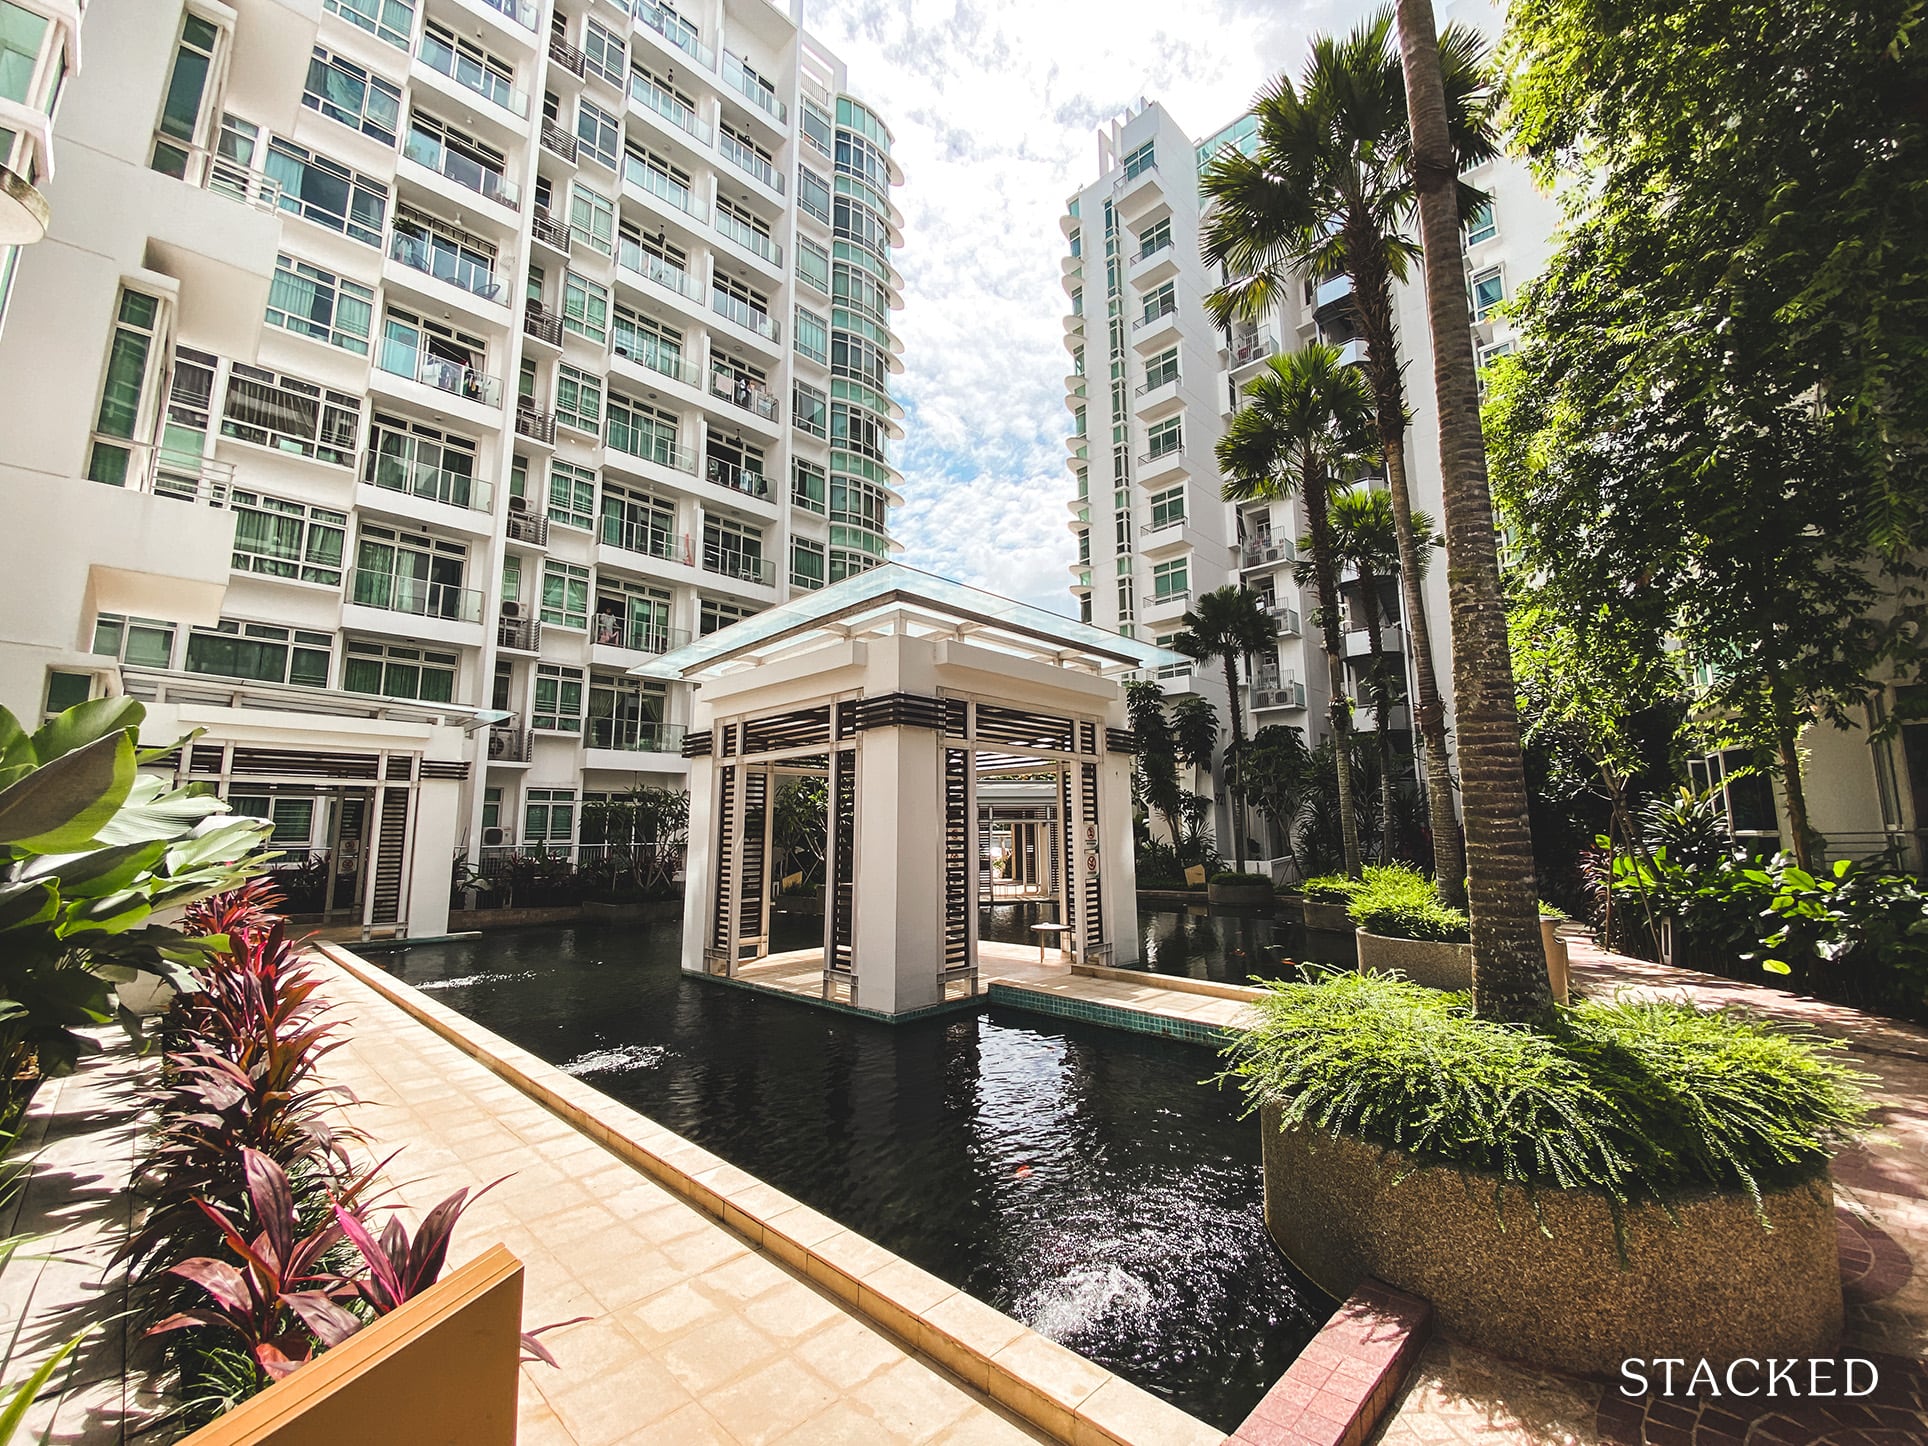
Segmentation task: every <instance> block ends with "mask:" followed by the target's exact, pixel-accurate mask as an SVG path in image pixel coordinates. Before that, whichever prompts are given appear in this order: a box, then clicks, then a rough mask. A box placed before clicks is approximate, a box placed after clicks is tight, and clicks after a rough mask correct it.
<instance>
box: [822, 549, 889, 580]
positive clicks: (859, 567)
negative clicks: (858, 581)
mask: <svg viewBox="0 0 1928 1446" xmlns="http://www.w3.org/2000/svg"><path fill="white" fill-rule="evenodd" d="M882 561H883V559H882V558H881V557H875V556H872V555H871V554H869V553H865V552H854V551H852V550H851V549H850V548H847V547H832V548H831V549H830V580H831V581H832V582H842V581H843V580H844V579H845V578H847V577H856V576H857V575H858V574H859V573H864V572H869V571H870V570H871V569H872V568H873V567H876V566H877V565H878V564H879V563H880V562H882Z"/></svg>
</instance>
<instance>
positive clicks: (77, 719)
mask: <svg viewBox="0 0 1928 1446" xmlns="http://www.w3.org/2000/svg"><path fill="white" fill-rule="evenodd" d="M146 716H147V710H146V709H145V708H143V707H142V706H141V705H140V704H139V703H138V702H136V701H135V700H134V699H132V698H128V697H119V698H94V699H91V700H89V701H88V702H85V703H76V704H75V705H74V706H73V707H71V708H69V709H68V710H67V711H66V712H64V713H61V714H59V715H57V716H56V717H53V718H50V719H48V720H47V721H46V723H44V724H42V725H41V728H40V731H39V732H38V733H35V734H34V736H33V751H34V756H35V757H37V758H38V759H39V760H40V761H41V763H43V764H47V763H52V762H53V761H54V760H55V759H56V758H61V757H64V756H65V755H67V754H69V753H72V752H73V751H74V750H75V749H77V748H85V747H86V746H87V745H88V744H90V743H98V742H99V741H100V740H101V739H103V738H106V737H108V736H109V735H110V734H114V733H127V734H129V735H131V736H134V737H138V736H139V734H140V726H141V720H142V719H143V718H145V717H146Z"/></svg>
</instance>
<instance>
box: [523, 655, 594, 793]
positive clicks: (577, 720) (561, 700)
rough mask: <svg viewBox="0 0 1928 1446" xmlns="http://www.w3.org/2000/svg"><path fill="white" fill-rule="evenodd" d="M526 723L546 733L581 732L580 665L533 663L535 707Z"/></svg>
mask: <svg viewBox="0 0 1928 1446" xmlns="http://www.w3.org/2000/svg"><path fill="white" fill-rule="evenodd" d="M529 722H530V724H531V726H533V727H535V728H538V729H540V730H542V731H543V732H545V733H580V732H582V669H581V668H564V667H560V666H558V665H557V664H555V663H538V664H537V665H536V698H535V707H534V708H533V709H532V710H531V717H530V719H529ZM565 796H566V797H573V796H574V795H571V794H565Z"/></svg>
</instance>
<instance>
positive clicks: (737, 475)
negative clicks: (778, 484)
mask: <svg viewBox="0 0 1928 1446" xmlns="http://www.w3.org/2000/svg"><path fill="white" fill-rule="evenodd" d="M705 475H706V476H707V477H708V478H709V480H710V481H712V482H714V483H715V484H716V485H717V486H718V487H727V488H729V489H730V490H731V491H732V492H741V493H742V494H743V495H744V496H746V497H766V498H767V497H768V496H769V495H770V479H769V478H768V477H765V476H764V475H763V474H762V473H761V472H758V471H756V470H755V469H753V468H750V467H745V466H744V465H743V464H742V463H740V462H727V461H725V460H724V459H723V458H721V457H712V458H710V462H709V466H708V468H707V469H706V470H705Z"/></svg>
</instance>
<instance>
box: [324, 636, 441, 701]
mask: <svg viewBox="0 0 1928 1446" xmlns="http://www.w3.org/2000/svg"><path fill="white" fill-rule="evenodd" d="M345 651H346V654H347V656H346V657H345V658H344V659H343V661H342V674H341V685H342V687H343V688H345V689H347V690H348V691H349V692H351V693H369V694H373V695H374V696H376V697H380V698H406V699H412V700H413V701H415V702H418V703H448V702H452V701H454V698H455V670H456V665H457V661H458V659H457V655H456V654H454V653H446V652H438V651H435V650H433V649H429V648H415V647H408V646H406V645H403V644H397V643H364V642H360V641H358V640H356V639H354V638H350V639H348V641H347V643H346V645H345Z"/></svg>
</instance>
